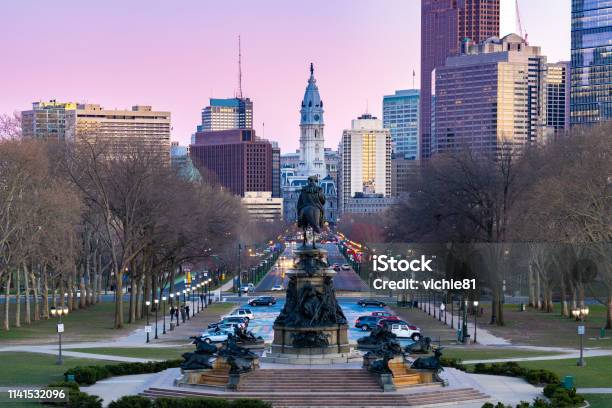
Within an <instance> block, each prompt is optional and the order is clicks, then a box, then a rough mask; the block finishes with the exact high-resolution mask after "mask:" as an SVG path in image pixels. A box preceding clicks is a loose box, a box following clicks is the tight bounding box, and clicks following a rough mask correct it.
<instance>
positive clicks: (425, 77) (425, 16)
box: [419, 0, 500, 159]
mask: <svg viewBox="0 0 612 408" xmlns="http://www.w3.org/2000/svg"><path fill="white" fill-rule="evenodd" d="M499 3H500V0H421V90H420V91H421V94H420V112H419V113H420V121H419V125H420V126H419V133H420V137H419V139H420V146H419V148H420V155H421V158H425V159H426V158H428V157H430V155H431V136H432V135H431V115H432V97H431V95H432V72H433V71H434V70H435V69H436V68H437V67H440V66H443V65H444V63H445V62H446V57H448V56H450V55H456V54H458V53H459V50H460V44H461V42H462V41H463V40H464V39H466V38H468V39H470V40H471V41H473V42H476V43H478V42H481V41H484V40H486V39H487V38H489V37H493V36H499Z"/></svg>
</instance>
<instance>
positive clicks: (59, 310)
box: [50, 306, 69, 365]
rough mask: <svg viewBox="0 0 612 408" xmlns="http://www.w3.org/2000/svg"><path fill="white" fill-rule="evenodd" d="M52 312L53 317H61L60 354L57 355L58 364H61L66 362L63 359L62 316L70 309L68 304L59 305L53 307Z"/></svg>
mask: <svg viewBox="0 0 612 408" xmlns="http://www.w3.org/2000/svg"><path fill="white" fill-rule="evenodd" d="M50 312H51V316H53V317H56V316H57V317H58V318H59V323H58V324H57V335H58V336H59V348H58V352H59V354H58V355H57V364H58V365H61V364H63V363H64V361H63V360H62V333H63V332H64V324H63V323H62V316H64V315H67V314H68V312H69V310H68V308H67V307H66V306H59V307H57V308H56V307H51V309H50Z"/></svg>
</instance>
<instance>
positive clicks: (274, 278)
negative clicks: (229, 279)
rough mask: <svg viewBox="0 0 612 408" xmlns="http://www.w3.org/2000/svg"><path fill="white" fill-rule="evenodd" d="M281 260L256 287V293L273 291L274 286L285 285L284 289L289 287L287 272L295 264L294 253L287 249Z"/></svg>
mask: <svg viewBox="0 0 612 408" xmlns="http://www.w3.org/2000/svg"><path fill="white" fill-rule="evenodd" d="M282 257H283V258H284V259H281V257H279V258H278V259H277V260H276V263H275V264H274V266H272V268H271V269H270V270H269V271H268V273H266V275H265V276H264V277H263V278H262V280H261V281H260V282H259V284H258V285H257V286H256V287H255V292H266V291H269V290H272V287H273V286H274V285H283V288H285V287H287V285H286V282H285V280H286V278H285V277H286V274H285V272H286V271H287V269H288V268H289V266H290V264H291V263H292V262H293V261H292V257H293V252H292V251H291V249H289V248H285V251H283V255H282Z"/></svg>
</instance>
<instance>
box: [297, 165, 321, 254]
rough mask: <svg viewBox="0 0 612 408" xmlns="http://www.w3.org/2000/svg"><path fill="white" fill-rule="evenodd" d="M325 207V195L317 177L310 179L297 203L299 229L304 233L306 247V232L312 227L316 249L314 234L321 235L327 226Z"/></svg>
mask: <svg viewBox="0 0 612 408" xmlns="http://www.w3.org/2000/svg"><path fill="white" fill-rule="evenodd" d="M324 205H325V194H324V193H323V189H322V188H321V187H320V186H319V185H318V183H317V177H316V176H310V177H308V184H307V185H305V186H304V187H302V190H301V191H300V197H299V198H298V203H297V216H298V227H300V228H302V230H303V231H304V242H303V246H304V247H305V246H306V230H307V229H308V227H311V228H312V232H313V237H312V247H313V248H316V246H315V237H314V234H315V233H317V234H319V233H321V229H322V228H323V225H324V224H325V215H324V210H323V206H324Z"/></svg>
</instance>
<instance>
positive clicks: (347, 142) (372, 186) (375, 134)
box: [338, 114, 391, 212]
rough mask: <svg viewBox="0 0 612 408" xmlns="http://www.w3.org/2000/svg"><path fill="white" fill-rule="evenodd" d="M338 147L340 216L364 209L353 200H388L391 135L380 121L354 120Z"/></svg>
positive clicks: (345, 131) (361, 117) (363, 117)
mask: <svg viewBox="0 0 612 408" xmlns="http://www.w3.org/2000/svg"><path fill="white" fill-rule="evenodd" d="M340 146H341V147H340V163H341V164H340V180H339V183H338V184H339V186H340V192H339V194H340V212H346V211H347V209H348V208H349V207H359V208H364V207H363V206H359V205H358V203H356V202H353V201H354V199H361V200H363V199H366V200H367V199H368V198H370V199H376V200H374V201H376V202H377V203H379V202H380V200H379V199H380V198H385V197H387V198H388V197H390V196H391V133H390V132H389V129H384V128H383V125H382V121H381V120H380V119H377V118H376V117H374V116H372V115H370V114H364V115H362V116H360V117H358V118H357V119H354V120H353V121H352V122H351V129H346V130H344V132H343V133H342V140H341V142H340ZM373 208H374V207H373ZM377 208H378V207H377Z"/></svg>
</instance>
